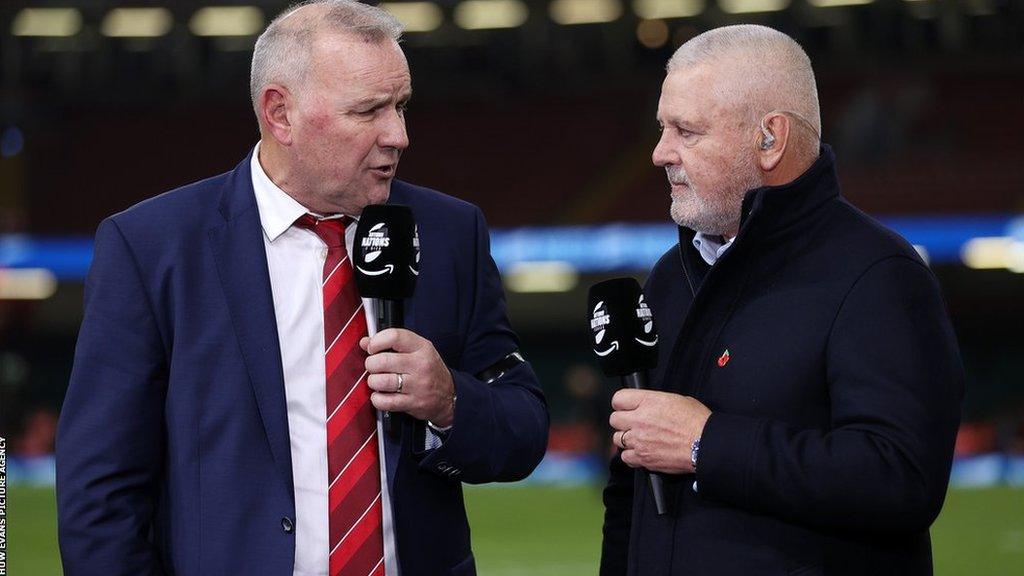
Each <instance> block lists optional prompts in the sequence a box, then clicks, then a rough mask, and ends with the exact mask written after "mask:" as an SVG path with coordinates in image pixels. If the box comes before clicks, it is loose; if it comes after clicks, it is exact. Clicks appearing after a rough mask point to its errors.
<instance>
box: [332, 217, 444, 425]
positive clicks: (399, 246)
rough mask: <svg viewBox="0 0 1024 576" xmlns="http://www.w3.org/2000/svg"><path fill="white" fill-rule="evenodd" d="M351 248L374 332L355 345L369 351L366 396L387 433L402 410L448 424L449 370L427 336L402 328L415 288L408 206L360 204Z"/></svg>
mask: <svg viewBox="0 0 1024 576" xmlns="http://www.w3.org/2000/svg"><path fill="white" fill-rule="evenodd" d="M352 252H353V254H352V257H353V261H352V264H353V268H354V269H355V274H356V286H357V287H358V288H359V294H360V295H361V296H362V297H364V298H373V299H374V300H375V302H374V304H375V308H376V315H377V333H376V334H375V335H374V336H373V337H370V338H363V339H362V341H361V342H360V343H359V345H360V346H361V347H362V348H363V350H365V351H366V352H367V354H369V356H368V357H367V359H366V371H367V372H368V373H369V375H368V376H367V384H368V385H369V387H370V388H371V389H372V390H374V392H373V394H372V395H371V397H370V401H371V402H372V403H373V405H374V407H375V408H377V409H378V410H382V411H384V416H385V420H386V424H385V428H387V431H388V434H390V435H392V436H395V435H397V434H398V431H399V429H400V428H401V426H400V424H399V423H398V422H397V421H398V420H399V414H401V413H406V414H409V415H411V416H413V417H414V418H417V419H419V420H429V421H430V422H431V423H432V424H434V425H435V426H439V427H445V426H448V425H450V424H451V422H452V419H453V417H454V405H453V399H454V390H455V384H454V382H453V381H452V375H451V372H449V371H448V368H447V367H446V366H445V364H444V361H443V360H442V359H441V356H440V355H439V354H438V353H437V350H435V349H434V345H433V344H432V343H431V342H430V341H429V340H427V339H426V338H423V337H422V336H420V335H418V334H416V333H415V332H412V331H410V330H406V329H405V299H406V298H411V297H412V295H413V292H414V290H415V288H416V278H417V277H418V276H419V262H420V249H419V234H418V230H417V228H416V222H415V220H414V219H413V215H412V210H411V209H409V207H408V206H401V205H397V204H383V205H370V206H367V207H366V208H364V209H363V213H362V214H361V215H360V217H359V226H358V227H357V228H356V236H355V242H354V243H353V250H352Z"/></svg>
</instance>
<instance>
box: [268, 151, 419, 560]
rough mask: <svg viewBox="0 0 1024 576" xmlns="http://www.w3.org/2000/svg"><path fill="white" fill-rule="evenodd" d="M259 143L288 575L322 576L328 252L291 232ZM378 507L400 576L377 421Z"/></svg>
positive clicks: (350, 233)
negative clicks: (288, 475)
mask: <svg viewBox="0 0 1024 576" xmlns="http://www.w3.org/2000/svg"><path fill="white" fill-rule="evenodd" d="M259 149H260V146H259V144H256V147H255V149H254V150H253V154H252V162H251V169H252V185H253V189H254V190H255V192H256V206H257V208H258V210H259V213H260V224H261V225H262V227H263V244H264V246H265V247H266V252H267V268H268V269H269V271H270V288H271V291H272V292H273V299H274V316H275V318H276V321H277V334H278V339H279V341H280V345H281V365H282V367H283V368H284V389H285V398H286V401H287V409H288V435H289V440H290V444H291V456H292V478H293V480H294V483H295V568H294V571H293V574H294V576H326V574H327V572H328V563H329V562H328V559H329V552H330V550H329V544H328V534H329V533H330V531H329V524H328V504H327V485H328V482H327V407H326V405H327V399H326V380H327V376H326V367H325V366H324V317H323V314H324V308H323V291H322V280H323V273H324V272H323V270H324V261H325V260H326V259H327V248H326V246H325V245H324V243H323V241H322V240H320V237H319V236H317V235H316V234H315V233H314V232H312V231H311V230H306V229H303V228H299V227H297V226H292V224H293V223H294V222H295V221H296V220H297V219H298V218H299V217H300V216H302V215H303V214H305V213H306V212H308V210H306V208H305V207H303V206H302V205H301V204H299V203H298V202H297V201H295V199H293V198H292V197H291V196H289V195H288V194H287V193H285V192H284V191H283V190H281V189H280V188H279V187H278V186H277V185H275V184H274V183H273V181H271V180H270V178H269V177H268V176H267V174H266V172H264V170H263V167H262V166H261V165H260V162H259ZM355 232H356V227H355V226H351V225H350V226H348V227H346V229H345V247H346V249H347V250H348V251H349V253H350V254H351V253H352V242H353V239H354V237H355ZM363 310H364V311H365V313H366V325H367V328H368V330H369V333H370V334H371V335H372V334H374V333H375V332H376V330H377V321H376V317H375V313H374V312H375V310H374V306H373V301H372V300H370V299H368V298H363ZM377 439H378V449H379V451H380V462H381V471H380V483H381V488H382V489H381V501H382V504H383V516H384V518H383V532H384V567H385V574H386V576H399V575H400V573H401V572H400V567H399V566H398V554H397V552H396V548H395V531H394V519H393V516H392V513H391V495H390V494H389V493H388V480H387V474H386V466H384V432H383V425H382V422H381V417H380V414H379V413H378V415H377Z"/></svg>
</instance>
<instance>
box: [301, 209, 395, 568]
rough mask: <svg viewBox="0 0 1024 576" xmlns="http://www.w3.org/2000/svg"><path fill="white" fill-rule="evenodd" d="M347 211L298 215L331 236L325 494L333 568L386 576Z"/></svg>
mask: <svg viewBox="0 0 1024 576" xmlns="http://www.w3.org/2000/svg"><path fill="white" fill-rule="evenodd" d="M345 220H347V218H345V219H332V220H317V219H316V218H314V217H313V216H311V215H309V214H305V215H303V216H302V217H301V218H299V220H298V221H297V222H296V224H297V225H298V226H301V227H303V228H307V229H309V230H312V231H313V232H314V233H316V235H317V236H319V237H320V239H321V240H323V241H324V243H325V244H327V260H326V262H324V275H323V293H324V343H325V345H326V348H327V350H326V354H325V362H326V368H327V479H328V482H329V484H328V489H327V494H328V495H327V502H328V514H329V515H330V522H329V524H330V538H329V540H328V542H329V545H330V572H329V574H330V575H331V576H339V575H344V576H383V575H384V532H383V529H382V527H381V521H382V512H381V511H382V504H381V486H380V455H379V453H378V450H377V413H376V411H375V410H374V408H373V405H372V404H370V389H369V387H368V386H367V385H366V367H365V360H366V353H365V352H363V349H362V348H360V347H359V339H360V338H362V337H363V336H366V335H367V330H366V315H365V314H364V312H363V304H362V300H361V299H360V298H359V293H358V292H357V291H356V281H355V274H354V272H353V270H352V261H351V259H350V258H349V257H348V251H347V250H346V249H345Z"/></svg>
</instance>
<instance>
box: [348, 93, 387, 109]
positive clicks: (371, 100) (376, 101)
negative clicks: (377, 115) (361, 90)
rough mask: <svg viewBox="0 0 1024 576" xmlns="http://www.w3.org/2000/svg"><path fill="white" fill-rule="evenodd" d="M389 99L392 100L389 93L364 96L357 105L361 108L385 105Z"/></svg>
mask: <svg viewBox="0 0 1024 576" xmlns="http://www.w3.org/2000/svg"><path fill="white" fill-rule="evenodd" d="M389 100H391V97H390V96H387V95H381V96H368V97H366V98H363V99H362V100H359V101H357V102H356V106H358V107H360V108H362V107H365V106H374V107H376V106H383V105H384V104H387V103H388V101H389Z"/></svg>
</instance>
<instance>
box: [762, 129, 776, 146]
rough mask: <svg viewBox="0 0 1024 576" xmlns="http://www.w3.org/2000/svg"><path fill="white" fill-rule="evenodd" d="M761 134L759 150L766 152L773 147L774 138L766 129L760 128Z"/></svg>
mask: <svg viewBox="0 0 1024 576" xmlns="http://www.w3.org/2000/svg"><path fill="white" fill-rule="evenodd" d="M761 133H762V134H764V138H763V139H762V140H761V150H768V149H770V148H771V147H772V146H775V136H772V133H771V132H769V131H768V130H767V129H766V128H761Z"/></svg>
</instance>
